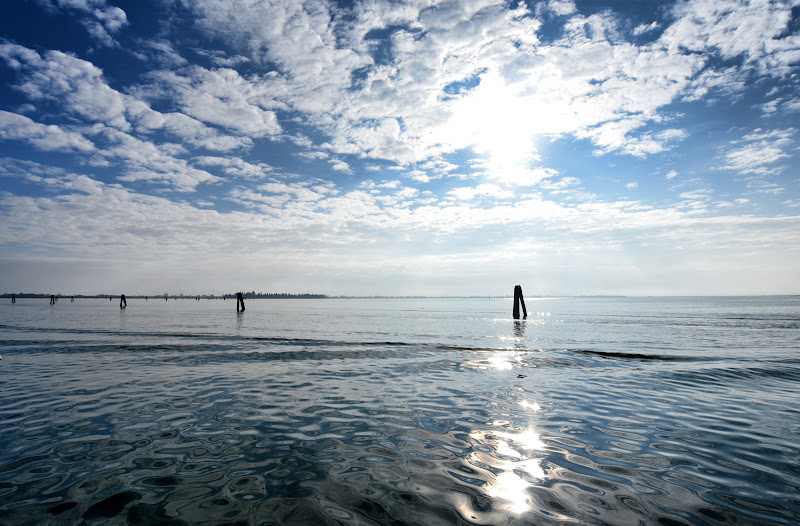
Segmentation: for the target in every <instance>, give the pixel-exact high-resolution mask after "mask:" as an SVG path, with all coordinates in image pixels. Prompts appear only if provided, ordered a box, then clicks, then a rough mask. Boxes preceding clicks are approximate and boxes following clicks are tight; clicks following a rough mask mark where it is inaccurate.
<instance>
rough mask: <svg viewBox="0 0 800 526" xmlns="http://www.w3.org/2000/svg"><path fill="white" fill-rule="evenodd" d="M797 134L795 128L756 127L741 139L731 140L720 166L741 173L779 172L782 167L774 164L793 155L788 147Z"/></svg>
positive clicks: (765, 173) (762, 173)
mask: <svg viewBox="0 0 800 526" xmlns="http://www.w3.org/2000/svg"><path fill="white" fill-rule="evenodd" d="M795 135H796V130H795V129H794V128H788V129H782V130H770V131H764V130H762V129H760V128H759V129H756V130H754V131H753V132H751V133H749V134H747V135H745V136H744V137H743V138H742V139H741V140H736V141H732V142H731V146H730V148H729V149H728V150H727V151H726V152H725V153H724V159H725V164H724V165H721V166H719V167H718V168H719V169H722V170H732V171H735V172H737V173H739V174H741V175H757V176H758V175H770V174H775V173H779V172H780V171H781V168H780V167H779V166H774V165H775V164H776V163H778V162H779V161H781V160H783V159H788V158H789V157H791V155H790V154H788V153H786V149H787V148H788V147H789V146H790V145H791V144H792V143H793V142H794V136H795Z"/></svg>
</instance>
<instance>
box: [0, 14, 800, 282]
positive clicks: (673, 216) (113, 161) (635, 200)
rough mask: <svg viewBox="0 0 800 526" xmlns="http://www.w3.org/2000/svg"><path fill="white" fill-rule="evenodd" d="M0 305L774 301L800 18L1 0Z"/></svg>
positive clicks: (785, 254) (795, 221) (780, 277)
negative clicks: (298, 297)
mask: <svg viewBox="0 0 800 526" xmlns="http://www.w3.org/2000/svg"><path fill="white" fill-rule="evenodd" d="M1 9H2V16H0V214H1V215H2V229H0V236H1V237H0V247H1V249H0V291H9V292H10V291H39V292H50V291H52V292H59V293H66V294H69V293H77V292H85V293H90V292H106V291H109V292H111V291H115V292H124V293H126V294H135V293H143V294H155V293H163V292H170V293H182V292H185V293H193V292H213V293H221V292H230V291H235V290H256V291H259V290H263V291H289V292H320V293H327V294H391V295H417V294H424V295H483V294H487V295H488V294H491V295H499V294H511V292H512V291H513V286H514V285H515V284H521V285H522V286H523V289H524V290H525V293H526V295H537V294H542V295H562V294H631V295H673V294H674V295H684V294H790V293H795V294H796V293H800V272H798V268H800V267H798V264H797V261H800V192H799V190H800V184H799V183H798V177H799V175H798V167H799V166H800V163H799V162H798V156H800V150H799V148H800V132H798V123H800V82H798V73H799V72H800V1H798V0H791V1H774V2H769V1H751V2H748V1H731V0H728V1H723V0H687V1H678V2H649V1H642V2H596V1H591V2H589V1H587V2H572V1H569V0H552V1H546V2H529V3H525V2H520V3H517V2H497V1H492V0H475V1H462V2H436V1H430V0H428V1H410V2H400V1H392V2H388V1H381V0H371V1H355V2H342V3H336V2H324V1H319V0H309V1H306V2H297V1H294V0H283V1H280V0H278V1H273V2H267V1H258V0H161V1H156V0H128V1H119V2H117V1H110V0H5V1H4V2H3V6H2V8H1Z"/></svg>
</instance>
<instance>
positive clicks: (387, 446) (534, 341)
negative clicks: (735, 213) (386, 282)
mask: <svg viewBox="0 0 800 526" xmlns="http://www.w3.org/2000/svg"><path fill="white" fill-rule="evenodd" d="M47 303H48V301H47V300H18V302H17V304H15V305H11V304H10V302H9V303H8V304H3V305H0V337H1V338H2V344H0V354H2V356H3V360H2V361H0V523H2V524H9V525H11V524H73V523H81V522H84V521H85V522H86V523H98V524H99V523H102V524H115V523H129V524H154V523H170V524H223V523H224V524H230V523H242V524H424V525H431V524H500V523H502V524H565V523H576V524H619V525H627V524H703V525H705V524H787V525H788V524H797V523H798V522H800V497H798V494H800V491H798V489H799V488H800V461H798V458H800V389H799V388H800V351H799V350H798V349H800V345H799V344H800V298H791V297H781V298H636V299H631V298H563V299H556V298H553V299H541V300H535V299H529V300H528V301H527V306H528V313H529V315H528V319H527V320H524V321H516V322H515V321H514V320H511V319H510V312H511V302H510V300H508V299H492V300H490V299H469V300H464V299H424V300H338V299H327V300H253V301H249V302H247V310H246V312H245V313H243V314H240V315H237V314H236V312H232V311H234V310H235V303H234V302H232V301H224V302H223V301H219V300H217V301H199V302H197V301H193V300H178V301H168V302H166V301H155V300H150V301H147V302H145V301H144V300H129V302H128V304H129V307H128V308H127V309H125V310H120V309H119V308H118V307H117V303H115V302H109V301H101V300H76V301H75V302H74V303H70V302H68V300H67V301H65V300H64V299H61V300H60V301H59V302H58V303H57V304H56V305H55V306H50V305H48V304H47Z"/></svg>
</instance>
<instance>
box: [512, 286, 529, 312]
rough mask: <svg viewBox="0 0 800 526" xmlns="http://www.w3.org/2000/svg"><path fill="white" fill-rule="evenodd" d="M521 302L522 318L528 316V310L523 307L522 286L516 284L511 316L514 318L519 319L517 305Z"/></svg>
mask: <svg viewBox="0 0 800 526" xmlns="http://www.w3.org/2000/svg"><path fill="white" fill-rule="evenodd" d="M520 304H522V319H525V318H527V317H528V311H527V309H526V308H525V298H523V297H522V287H521V286H519V285H516V286H515V287H514V312H513V316H514V319H515V320H518V319H519V306H520Z"/></svg>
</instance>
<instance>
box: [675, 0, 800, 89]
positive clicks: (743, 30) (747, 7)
mask: <svg viewBox="0 0 800 526" xmlns="http://www.w3.org/2000/svg"><path fill="white" fill-rule="evenodd" d="M673 16H674V17H675V18H676V20H675V22H674V23H672V24H671V25H670V26H669V27H667V28H666V29H665V30H664V33H663V34H662V36H661V39H660V40H661V41H662V42H663V43H665V44H666V45H667V46H669V48H670V49H671V50H673V51H679V50H688V51H692V52H709V53H713V52H716V53H718V54H719V56H720V57H722V58H723V59H732V58H734V57H742V58H743V59H744V60H745V63H746V64H747V65H748V66H749V67H751V68H754V69H756V70H757V71H758V72H759V73H760V74H762V75H767V76H779V77H780V76H785V75H787V74H789V73H790V72H791V70H792V68H793V65H794V64H796V63H797V60H798V58H800V34H798V33H797V32H790V31H789V29H790V24H791V22H792V10H791V4H790V3H789V2H784V1H780V0H779V1H766V0H759V1H748V0H734V1H728V0H681V1H679V2H677V3H676V4H675V6H674V7H673Z"/></svg>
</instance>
